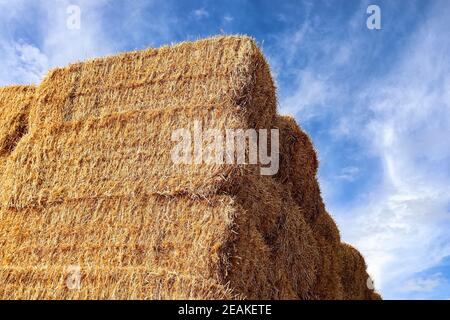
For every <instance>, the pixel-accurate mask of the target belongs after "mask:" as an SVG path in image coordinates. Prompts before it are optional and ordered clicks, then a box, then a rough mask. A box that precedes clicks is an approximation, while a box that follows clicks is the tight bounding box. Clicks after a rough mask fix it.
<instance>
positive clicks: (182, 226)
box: [0, 37, 379, 299]
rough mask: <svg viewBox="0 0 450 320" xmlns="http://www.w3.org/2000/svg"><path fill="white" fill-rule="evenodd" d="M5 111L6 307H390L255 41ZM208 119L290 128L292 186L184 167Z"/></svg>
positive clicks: (188, 46) (142, 56) (1, 127)
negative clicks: (192, 134)
mask: <svg viewBox="0 0 450 320" xmlns="http://www.w3.org/2000/svg"><path fill="white" fill-rule="evenodd" d="M0 114H1V119H0V161H2V162H0V166H1V164H2V163H3V166H2V167H0V168H3V169H2V171H0V172H1V176H2V180H1V183H0V244H1V247H0V283H1V286H0V298H3V299H15V298H19V299H67V298H68V299H97V298H100V299H134V298H137V299H230V298H248V299H372V298H379V296H378V295H377V294H376V293H374V292H373V291H372V290H370V289H368V288H367V285H366V281H367V273H366V266H365V263H364V259H363V258H362V257H361V256H360V254H359V253H358V252H357V251H356V250H355V249H353V248H351V247H350V246H348V245H345V244H342V243H341V241H340V236H339V232H338V229H337V227H336V225H335V223H334V221H333V219H332V218H331V217H330V215H329V214H328V213H327V212H326V211H325V206H324V204H323V202H322V199H321V195H320V190H319V186H318V183H317V180H316V174H317V167H318V161H317V157H316V154H315V151H314V148H313V145H312V143H311V141H310V139H309V138H308V136H307V135H306V134H305V133H304V132H303V131H302V130H301V129H300V128H299V127H298V126H297V124H296V123H295V121H294V120H293V119H292V118H289V117H281V116H278V115H277V114H276V92H275V86H274V84H273V81H272V78H271V75H270V71H269V67H268V65H267V63H266V61H265V59H264V57H263V56H262V54H261V52H260V50H259V49H258V47H257V46H256V45H255V43H254V41H253V40H252V39H250V38H247V37H216V38H212V39H207V40H202V41H197V42H192V43H182V44H179V45H176V46H172V47H164V48H160V49H149V50H145V51H139V52H132V53H126V54H121V55H118V56H113V57H107V58H102V59H96V60H92V61H88V62H83V63H77V64H74V65H70V66H68V67H66V68H62V69H56V70H53V71H52V72H50V74H49V75H48V76H47V77H46V78H45V80H44V81H43V82H42V84H41V85H40V86H38V87H37V88H36V89H34V88H31V87H14V88H6V89H2V90H1V91H0ZM194 120H200V121H201V122H202V123H203V126H204V127H205V128H219V129H223V130H224V129H233V128H279V129H280V140H281V141H280V142H281V148H280V149H281V150H280V170H279V172H278V174H277V175H275V176H261V175H260V174H259V170H258V167H259V165H229V164H222V165H220V164H216V165H213V164H191V165H178V164H174V163H173V162H172V160H171V149H172V148H173V142H172V141H171V134H172V132H173V131H174V130H175V129H178V128H190V127H191V126H192V122H193V121H194ZM2 159H3V160H2ZM74 265H75V266H79V268H80V276H81V279H80V285H81V286H80V287H77V288H75V289H74V288H70V287H68V286H67V283H66V282H67V278H68V277H69V276H73V274H71V273H70V272H71V269H70V268H69V266H74Z"/></svg>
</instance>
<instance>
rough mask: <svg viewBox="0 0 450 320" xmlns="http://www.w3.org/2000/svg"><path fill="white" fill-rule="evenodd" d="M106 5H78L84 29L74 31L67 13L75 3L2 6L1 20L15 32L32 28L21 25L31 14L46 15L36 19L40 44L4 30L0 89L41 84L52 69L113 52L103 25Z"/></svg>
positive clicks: (1, 34)
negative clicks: (17, 84)
mask: <svg viewBox="0 0 450 320" xmlns="http://www.w3.org/2000/svg"><path fill="white" fill-rule="evenodd" d="M105 3H106V1H96V2H93V1H87V0H82V1H78V2H77V4H78V5H79V6H80V8H81V28H80V29H79V30H70V29H69V28H67V18H68V17H69V16H68V13H67V11H66V9H67V8H68V7H69V6H70V5H71V4H72V3H71V1H66V0H60V1H56V2H44V1H43V2H37V3H33V6H34V7H33V6H32V5H30V4H29V3H27V2H26V1H8V2H6V1H5V2H1V3H0V9H1V11H0V19H1V20H2V21H3V22H4V23H8V24H9V23H11V25H13V26H12V28H14V27H16V28H25V27H28V26H25V25H20V24H17V21H18V20H19V19H22V18H23V17H29V16H30V10H31V11H34V10H39V11H40V12H41V13H42V14H41V15H39V16H35V17H34V19H35V20H34V21H33V24H34V25H33V28H34V29H35V30H36V31H40V32H42V34H39V36H37V37H36V39H33V41H36V43H28V42H26V41H25V40H24V39H20V38H19V39H14V38H12V37H11V29H3V30H0V48H1V49H0V60H1V61H3V63H2V68H1V71H0V85H8V84H15V83H22V84H24V83H38V82H39V81H40V80H41V79H42V77H43V75H44V74H45V73H46V72H47V71H48V69H49V68H53V67H56V66H64V65H66V64H68V63H71V62H76V61H79V60H84V59H87V58H90V57H95V56H99V55H104V54H107V53H109V52H111V51H112V50H111V44H110V43H109V41H108V37H107V36H106V35H105V33H104V32H103V29H102V25H101V21H102V20H101V9H102V6H103V5H104V4H105ZM27 4H28V5H27ZM15 24H17V25H15ZM38 39H42V41H39V40H38Z"/></svg>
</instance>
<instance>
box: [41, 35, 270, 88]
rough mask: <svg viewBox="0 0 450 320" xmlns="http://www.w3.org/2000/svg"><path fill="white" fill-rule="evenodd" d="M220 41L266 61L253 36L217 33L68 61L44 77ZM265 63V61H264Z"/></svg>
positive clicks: (193, 48)
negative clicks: (85, 66)
mask: <svg viewBox="0 0 450 320" xmlns="http://www.w3.org/2000/svg"><path fill="white" fill-rule="evenodd" d="M218 42H219V43H220V42H221V43H222V44H223V46H232V45H233V44H236V43H245V44H247V48H248V51H253V52H254V53H255V54H256V55H258V56H260V57H261V58H262V59H263V60H264V62H266V59H265V57H264V55H263V53H262V51H261V49H260V47H259V45H258V43H257V41H256V39H255V38H253V37H250V36H247V35H224V36H222V35H217V36H212V37H208V38H204V39H198V40H189V41H181V42H177V43H171V44H164V45H162V46H160V47H155V48H152V47H149V48H146V49H140V50H132V51H126V52H119V53H112V54H109V55H105V56H101V57H95V58H90V59H86V60H82V61H77V62H73V63H69V64H68V65H66V66H61V67H55V68H53V69H50V70H49V72H48V73H47V74H46V76H45V77H44V80H43V81H45V80H46V79H47V78H50V77H51V76H52V74H53V73H55V72H61V71H67V70H71V69H77V68H79V67H81V66H83V65H86V64H90V65H102V64H105V63H112V62H116V61H126V60H128V59H134V58H136V56H152V55H156V54H164V53H165V52H169V51H174V50H183V49H191V50H195V49H199V48H202V47H204V46H207V45H208V44H214V43H218ZM266 63H267V62H266Z"/></svg>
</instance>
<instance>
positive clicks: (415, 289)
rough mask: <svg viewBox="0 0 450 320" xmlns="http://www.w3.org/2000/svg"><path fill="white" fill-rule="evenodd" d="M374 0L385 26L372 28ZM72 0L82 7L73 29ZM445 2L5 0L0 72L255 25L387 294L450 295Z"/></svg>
mask: <svg viewBox="0 0 450 320" xmlns="http://www.w3.org/2000/svg"><path fill="white" fill-rule="evenodd" d="M369 4H376V5H378V6H379V7H380V8H381V27H382V29H381V30H369V29H368V28H367V27H366V19H367V17H368V14H367V13H366V9H367V7H368V5H369ZM69 5H78V6H79V7H80V9H81V25H80V27H81V28H80V29H79V30H70V29H68V28H67V25H66V21H67V18H68V14H67V12H66V10H67V7H68V6H69ZM448 17H450V2H449V1H446V0H441V1H439V0H436V1H427V0H423V1H414V0H408V1H406V0H401V1H400V0H398V1H381V0H376V1H375V0H373V1H370V2H369V1H356V0H334V1H333V0H324V1H313V0H309V1H307V0H304V1H281V3H276V2H274V1H256V0H254V1H244V0H235V1H185V0H183V1H181V0H180V1H173V0H164V1H162V0H159V1H155V0H153V1H152V0H150V1H106V0H105V1H102V0H99V1H92V0H83V1H81V0H79V1H76V0H70V1H66V0H61V1H50V0H48V1H31V0H30V1H21V0H17V1H9V0H0V85H9V84H16V83H38V82H39V81H40V80H41V79H42V76H43V75H44V74H45V73H46V72H47V71H48V69H50V68H53V67H55V66H63V65H65V64H68V63H71V62H75V61H78V60H83V59H86V58H89V57H95V56H101V55H105V54H113V53H117V52H122V51H128V50H134V49H142V48H147V47H155V46H160V45H163V44H170V43H175V42H178V41H183V40H194V39H198V38H203V37H206V36H210V35H216V34H221V33H223V34H247V35H251V36H253V37H255V38H256V40H257V41H258V43H259V44H260V46H261V47H262V49H263V51H264V53H265V54H266V56H267V57H268V59H269V62H270V64H271V67H272V72H273V74H274V76H275V79H276V82H277V87H278V94H279V110H280V112H281V113H285V114H291V115H294V116H295V117H296V119H297V120H298V122H299V123H300V125H301V126H302V127H303V128H304V129H305V130H306V131H307V132H308V133H309V134H310V135H311V136H312V138H313V141H314V143H315V145H316V148H317V151H318V154H319V158H320V161H321V165H320V172H319V176H320V177H319V178H320V184H321V188H322V191H323V196H324V198H325V202H326V205H327V208H328V210H329V211H330V212H331V214H332V215H333V216H334V218H335V219H336V221H337V222H338V225H339V227H340V229H341V233H342V237H343V239H344V240H345V241H347V242H349V243H352V244H354V245H355V246H356V247H358V248H359V249H360V250H361V252H362V253H363V255H364V256H365V257H366V260H367V263H368V266H369V272H370V274H371V275H372V277H373V278H374V280H375V285H376V287H377V288H378V289H379V291H380V292H381V293H382V294H383V296H384V297H385V298H388V299H409V298H411V299H449V298H450V232H449V231H450V34H449V31H448V30H450V28H449V22H448Z"/></svg>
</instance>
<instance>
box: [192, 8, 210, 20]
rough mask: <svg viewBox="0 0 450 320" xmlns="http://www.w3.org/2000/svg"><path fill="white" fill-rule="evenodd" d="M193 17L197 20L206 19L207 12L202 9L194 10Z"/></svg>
mask: <svg viewBox="0 0 450 320" xmlns="http://www.w3.org/2000/svg"><path fill="white" fill-rule="evenodd" d="M194 15H195V16H196V17H197V18H199V19H202V18H208V17H209V12H208V11H206V10H205V9H204V8H200V9H196V10H194Z"/></svg>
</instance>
